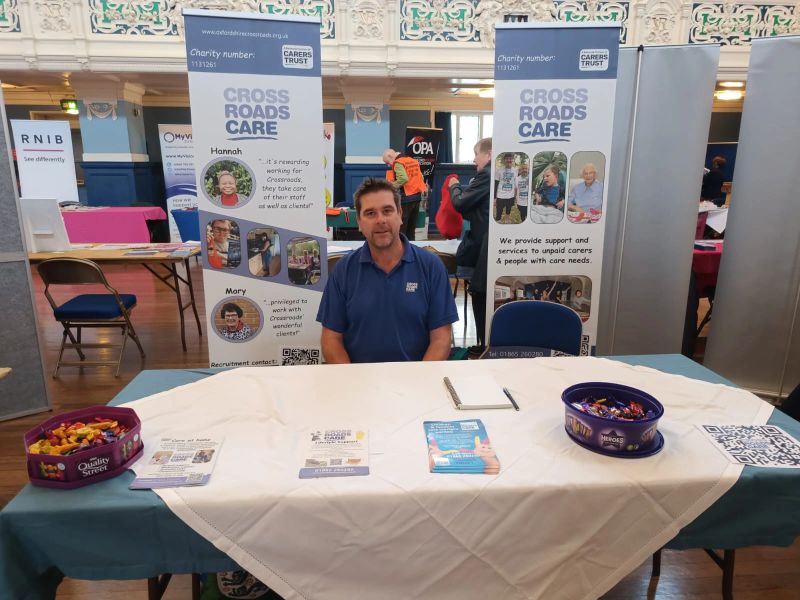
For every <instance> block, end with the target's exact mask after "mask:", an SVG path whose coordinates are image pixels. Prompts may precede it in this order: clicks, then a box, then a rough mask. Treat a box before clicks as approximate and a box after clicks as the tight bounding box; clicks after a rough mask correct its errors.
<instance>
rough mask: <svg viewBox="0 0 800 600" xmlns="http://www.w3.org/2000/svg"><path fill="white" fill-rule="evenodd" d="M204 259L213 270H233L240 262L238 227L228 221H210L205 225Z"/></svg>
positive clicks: (240, 243) (240, 247)
mask: <svg viewBox="0 0 800 600" xmlns="http://www.w3.org/2000/svg"><path fill="white" fill-rule="evenodd" d="M206 243H207V249H206V257H207V260H208V265H209V266H210V267H211V268H213V269H234V268H236V267H238V266H239V263H241V262H242V242H241V236H240V235H239V225H238V224H237V223H236V221H232V220H230V219H212V220H211V221H209V222H208V223H207V224H206Z"/></svg>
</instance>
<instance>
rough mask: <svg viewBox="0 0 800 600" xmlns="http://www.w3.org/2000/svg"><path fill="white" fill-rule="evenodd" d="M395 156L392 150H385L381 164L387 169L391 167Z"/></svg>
mask: <svg viewBox="0 0 800 600" xmlns="http://www.w3.org/2000/svg"><path fill="white" fill-rule="evenodd" d="M395 156H396V154H395V153H394V152H393V151H392V150H387V151H386V152H384V153H383V162H384V163H385V164H386V166H387V167H391V166H392V164H393V163H394V157H395Z"/></svg>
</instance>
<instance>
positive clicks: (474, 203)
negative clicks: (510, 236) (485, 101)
mask: <svg viewBox="0 0 800 600" xmlns="http://www.w3.org/2000/svg"><path fill="white" fill-rule="evenodd" d="M473 152H474V153H475V159H474V161H473V162H474V163H475V166H476V167H477V168H478V173H477V174H476V175H475V177H473V178H472V180H471V181H470V182H469V185H468V186H467V188H466V189H463V188H462V187H461V184H460V183H459V182H458V179H453V180H452V181H451V182H450V198H451V199H452V201H453V208H455V209H456V210H457V211H458V212H459V213H461V215H462V216H463V217H464V218H465V219H467V220H468V221H469V223H470V230H469V231H468V232H467V234H466V235H465V236H464V239H463V240H461V244H460V245H459V246H458V251H457V252H456V263H457V264H458V268H459V271H461V270H462V269H464V270H467V271H471V279H470V284H469V292H470V294H471V295H472V313H473V315H474V316H475V329H476V332H477V336H478V344H477V346H473V347H472V348H470V354H472V355H479V354H480V353H481V352H483V350H485V349H486V337H485V335H486V287H487V286H486V268H487V264H486V262H487V260H488V257H489V235H488V234H489V214H490V212H491V207H492V173H491V171H492V165H491V162H492V138H483V139H482V140H480V141H478V143H477V144H475V148H473Z"/></svg>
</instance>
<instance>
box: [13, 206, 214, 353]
mask: <svg viewBox="0 0 800 600" xmlns="http://www.w3.org/2000/svg"><path fill="white" fill-rule="evenodd" d="M159 210H161V209H159ZM162 212H163V211H162ZM156 246H158V244H153V245H152V248H153V249H157V248H156ZM146 249H147V248H137V249H136V250H137V251H138V250H146ZM133 251H134V250H133V249H131V248H118V249H90V248H86V249H81V250H69V251H67V252H32V253H31V254H28V260H29V261H30V262H31V264H34V263H37V262H41V261H43V260H47V259H50V258H83V259H86V260H91V261H94V262H96V263H100V264H102V263H117V264H139V265H142V266H143V267H144V268H145V269H147V270H148V271H150V273H152V274H153V276H154V277H155V278H156V279H158V280H159V281H160V282H162V283H163V284H164V285H166V286H167V287H169V288H170V289H171V290H172V291H173V292H175V298H176V301H177V303H178V316H179V317H180V321H181V344H182V345H183V349H184V350H186V323H185V320H184V315H183V312H184V311H185V310H186V309H187V308H190V307H191V309H192V311H193V312H194V318H195V321H197V332H198V334H200V336H201V337H202V335H203V329H202V327H201V326H200V315H199V314H198V313H197V305H196V304H195V301H194V285H192V273H191V271H190V270H189V259H190V258H191V257H193V256H197V255H198V254H200V247H199V246H192V247H191V249H190V252H189V255H188V256H175V255H174V254H172V253H171V252H158V253H156V254H151V255H136V256H128V253H129V252H133ZM181 262H182V263H183V267H184V272H185V276H184V275H181V274H180V273H179V272H178V263H181ZM156 265H161V266H162V267H163V268H164V269H166V270H167V272H166V274H164V273H159V272H158V271H156V270H155V268H154V267H155V266H156ZM181 283H183V284H185V285H186V287H187V289H188V291H189V301H188V302H187V303H186V304H184V302H183V298H182V297H181V286H180V284H181ZM118 291H123V292H124V290H118Z"/></svg>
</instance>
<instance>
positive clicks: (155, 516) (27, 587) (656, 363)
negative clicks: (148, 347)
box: [0, 354, 800, 600]
mask: <svg viewBox="0 0 800 600" xmlns="http://www.w3.org/2000/svg"><path fill="white" fill-rule="evenodd" d="M614 358H615V359H617V360H620V361H623V362H626V363H629V364H637V365H645V366H648V367H653V368H656V369H659V370H661V371H666V372H668V373H677V374H681V375H686V376H687V377H692V378H695V379H702V380H704V381H710V382H713V383H726V384H730V382H728V381H727V380H725V379H723V378H722V377H720V376H718V375H716V374H715V373H713V372H712V371H709V370H708V369H706V368H704V367H702V366H700V365H698V364H697V363H694V362H692V361H690V360H689V359H687V358H685V357H683V356H681V355H672V354H667V355H653V356H618V357H614ZM219 371H220V369H195V370H163V371H143V372H142V373H140V374H139V375H138V376H137V377H136V378H135V379H134V380H133V381H131V383H130V384H129V385H128V386H127V387H126V388H125V389H123V390H122V391H121V392H120V393H119V394H118V395H117V396H116V397H115V398H114V399H113V400H112V401H111V402H110V404H112V405H115V404H121V403H124V402H130V401H131V400H137V399H139V398H143V397H145V396H149V395H151V394H155V393H158V392H161V391H164V390H167V389H170V388H173V387H177V386H179V385H184V384H187V383H192V382H195V381H199V380H201V379H203V378H205V377H208V376H209V375H213V374H214V373H217V372H219ZM769 423H770V424H772V425H777V426H780V427H782V428H784V429H785V430H786V431H788V432H789V433H791V434H792V435H793V436H795V437H796V438H800V423H798V422H797V421H795V420H794V419H791V418H790V417H787V416H786V415H784V414H783V413H781V412H779V411H775V412H774V414H773V416H772V418H771V419H770V421H769ZM690 468H691V465H687V469H690ZM132 480H133V473H132V472H130V471H128V472H126V473H124V474H123V475H120V476H119V477H117V478H115V479H111V480H108V481H104V482H101V483H97V484H94V485H90V486H88V487H85V488H81V489H77V490H72V491H68V492H65V491H61V490H50V489H45V488H36V487H33V486H31V485H27V486H26V487H25V488H24V489H23V490H22V491H21V492H20V493H19V494H18V495H17V496H16V497H15V498H14V499H13V500H12V501H11V502H10V503H9V504H8V506H6V507H5V508H4V509H3V511H2V512H0V598H4V599H5V598H9V599H11V598H13V599H21V600H38V599H44V598H48V599H51V598H54V597H55V590H56V587H57V586H58V584H59V582H60V581H61V579H62V578H63V577H64V576H67V577H72V578H75V579H89V580H98V579H146V578H148V577H153V576H155V575H158V574H161V573H202V572H212V571H224V570H230V569H234V568H235V567H236V565H235V563H234V562H233V561H231V559H229V558H228V557H227V556H226V555H225V554H223V553H222V552H220V551H219V550H217V549H216V548H215V547H214V546H213V545H211V543H210V542H208V541H206V540H205V539H204V538H202V537H200V536H199V535H198V534H197V533H195V532H194V531H193V530H192V529H190V528H189V527H188V526H187V525H185V524H184V523H183V521H181V520H180V519H179V518H178V517H176V516H175V515H174V514H173V513H172V512H171V511H170V510H169V509H168V508H167V506H166V505H165V504H164V503H163V502H162V501H161V499H160V498H159V497H158V496H157V495H156V494H154V493H153V492H151V491H149V490H140V491H130V490H128V484H129V483H130V482H131V481H132ZM798 535H800V471H798V470H790V469H756V468H753V467H745V469H744V471H743V473H742V476H741V477H740V478H739V481H738V482H737V483H736V484H735V485H734V486H733V488H731V490H729V491H728V492H727V493H726V494H725V495H724V496H723V497H722V498H720V499H719V500H718V501H717V502H716V503H715V504H714V505H713V506H711V507H710V508H709V509H708V510H706V511H705V512H704V513H703V514H702V515H700V517H698V518H697V519H696V520H695V521H694V522H692V523H691V524H690V525H688V526H687V527H686V528H684V529H683V530H682V531H681V532H680V534H679V535H678V536H677V537H676V538H674V539H673V540H672V541H671V542H670V543H669V544H668V545H667V547H668V548H673V549H686V548H717V549H720V548H741V547H745V546H754V545H768V546H788V545H791V544H792V542H793V541H794V539H795V538H796V537H797V536H798Z"/></svg>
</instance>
